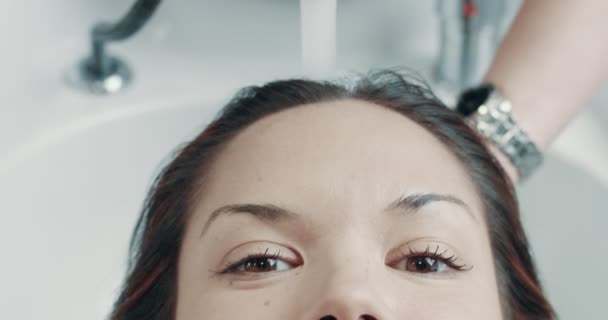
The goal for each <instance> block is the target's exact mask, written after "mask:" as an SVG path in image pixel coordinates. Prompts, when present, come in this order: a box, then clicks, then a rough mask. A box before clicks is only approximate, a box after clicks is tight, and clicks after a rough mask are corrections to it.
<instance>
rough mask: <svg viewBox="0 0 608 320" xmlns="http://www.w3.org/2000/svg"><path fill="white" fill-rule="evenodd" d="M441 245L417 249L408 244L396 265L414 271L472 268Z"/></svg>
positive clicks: (465, 269)
mask: <svg viewBox="0 0 608 320" xmlns="http://www.w3.org/2000/svg"><path fill="white" fill-rule="evenodd" d="M448 251H449V250H448V249H442V248H441V246H440V245H434V246H432V247H431V245H428V246H427V247H426V249H425V250H423V251H417V250H415V249H413V248H412V247H409V246H408V250H407V252H403V251H402V252H401V253H402V259H401V260H400V261H399V262H398V263H397V264H396V265H395V267H396V268H397V269H400V270H405V271H407V272H412V273H444V272H449V271H468V270H470V269H471V268H472V266H469V265H467V264H464V263H462V262H460V258H458V257H457V256H456V255H455V254H452V253H449V252H448Z"/></svg>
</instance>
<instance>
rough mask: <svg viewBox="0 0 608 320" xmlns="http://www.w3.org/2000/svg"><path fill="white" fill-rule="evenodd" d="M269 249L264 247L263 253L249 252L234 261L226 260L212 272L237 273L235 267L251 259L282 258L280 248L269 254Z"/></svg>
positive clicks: (221, 273)
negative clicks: (218, 268) (217, 269)
mask: <svg viewBox="0 0 608 320" xmlns="http://www.w3.org/2000/svg"><path fill="white" fill-rule="evenodd" d="M269 250H270V249H269V248H266V251H264V253H262V252H260V253H257V254H249V255H247V256H246V257H244V258H241V259H238V260H236V261H228V262H226V263H225V264H224V266H223V267H222V268H221V269H220V270H219V271H213V272H214V273H216V274H218V275H223V274H231V273H236V274H238V273H240V272H238V271H235V269H236V268H238V267H240V266H241V265H243V264H244V263H246V262H248V261H251V260H255V259H268V260H275V259H276V260H283V256H281V250H278V251H277V252H276V253H274V254H271V255H269V254H268V251H269Z"/></svg>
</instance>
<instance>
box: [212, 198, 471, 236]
mask: <svg viewBox="0 0 608 320" xmlns="http://www.w3.org/2000/svg"><path fill="white" fill-rule="evenodd" d="M434 202H448V203H452V204H456V205H458V206H459V207H461V208H463V209H464V210H465V212H466V213H467V215H468V216H469V217H471V218H472V219H473V220H474V221H475V222H477V223H479V220H478V219H477V217H476V216H475V215H474V214H473V211H472V210H471V207H470V206H469V205H467V204H466V203H465V202H464V201H462V200H461V199H460V198H458V197H456V196H453V195H444V194H437V193H416V194H411V195H407V196H406V195H402V196H401V197H399V198H397V199H396V200H395V201H393V202H392V203H390V204H389V205H388V206H387V207H386V208H385V209H384V211H394V210H399V211H400V212H404V213H406V214H414V213H417V212H419V210H420V209H421V208H422V207H424V206H427V205H429V204H431V203H434ZM241 213H245V214H251V215H252V216H254V217H255V218H257V219H259V220H261V221H263V222H268V223H271V224H275V223H278V222H281V221H295V220H301V218H302V216H301V215H300V214H297V213H295V212H293V211H290V210H288V209H285V208H281V207H278V206H276V205H272V204H252V203H246V204H229V205H225V206H222V207H220V208H218V209H215V210H214V211H213V212H212V213H211V216H210V217H209V219H207V222H205V225H204V226H203V229H202V231H201V234H200V237H202V236H203V235H204V234H205V232H206V231H207V230H208V229H209V226H210V225H211V223H212V222H213V221H215V220H216V219H217V218H218V217H220V216H224V215H230V214H241Z"/></svg>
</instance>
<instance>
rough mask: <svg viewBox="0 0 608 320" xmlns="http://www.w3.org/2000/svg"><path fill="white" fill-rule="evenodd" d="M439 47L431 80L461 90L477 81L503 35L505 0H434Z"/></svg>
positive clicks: (488, 64)
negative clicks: (438, 30) (437, 18)
mask: <svg viewBox="0 0 608 320" xmlns="http://www.w3.org/2000/svg"><path fill="white" fill-rule="evenodd" d="M436 6H437V7H436V9H437V12H438V14H439V18H440V24H441V27H440V48H439V57H438V62H437V64H436V66H435V70H434V78H435V79H434V80H435V82H437V83H438V84H443V85H447V86H448V87H450V88H451V89H454V90H461V89H463V88H466V87H469V86H472V85H475V84H477V83H478V82H479V81H480V80H481V79H482V77H483V76H484V73H485V72H486V71H487V69H488V67H489V66H490V63H491V62H492V59H493V57H494V53H495V51H496V48H497V46H498V43H499V41H500V38H501V37H502V32H503V31H504V30H503V22H504V19H505V16H506V14H505V9H506V4H505V0H436Z"/></svg>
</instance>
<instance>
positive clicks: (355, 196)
mask: <svg viewBox="0 0 608 320" xmlns="http://www.w3.org/2000/svg"><path fill="white" fill-rule="evenodd" d="M465 170H466V169H465V168H464V166H463V165H462V164H461V163H460V162H459V161H458V160H457V158H456V157H455V156H454V155H452V154H451V153H450V151H449V150H448V148H447V147H445V146H444V145H443V144H442V143H441V142H440V141H439V140H437V139H436V138H435V137H434V136H433V135H432V134H431V133H430V132H428V131H427V130H426V129H424V128H423V127H421V126H420V125H418V124H416V123H415V122H413V121H412V120H410V119H408V118H407V117H405V116H404V115H401V114H399V113H397V112H395V111H393V110H390V109H387V108H385V107H382V106H378V105H375V104H373V103H370V102H366V101H361V100H354V99H349V100H340V101H332V102H323V103H315V104H308V105H304V106H298V107H295V108H291V109H288V110H284V111H281V112H279V113H276V114H273V115H270V116H267V117H265V118H263V119H261V120H259V121H257V122H255V123H253V124H252V125H251V126H249V127H247V128H245V129H244V130H243V131H241V132H240V133H239V134H238V135H237V136H236V137H235V138H234V139H232V140H231V141H230V142H229V143H228V145H227V146H226V148H224V149H223V150H222V152H221V153H220V154H219V156H218V157H217V158H216V160H215V162H214V164H213V165H212V167H211V170H210V171H209V176H208V177H207V180H206V181H205V182H204V185H205V186H206V187H205V194H204V197H205V199H207V200H208V202H211V203H213V206H217V205H223V204H227V203H235V202H264V203H277V204H284V205H285V206H287V207H290V208H294V209H296V208H303V209H311V208H314V207H315V206H321V205H323V206H324V208H328V207H332V208H339V209H340V210H342V209H354V208H358V209H361V210H366V209H370V210H374V209H379V208H383V207H385V206H386V205H387V203H388V202H390V201H392V200H394V199H395V198H396V197H398V196H399V195H401V194H404V193H409V192H436V193H446V194H452V195H455V196H457V197H459V198H461V199H462V200H464V201H465V202H466V203H468V204H469V205H470V206H471V207H472V208H473V209H474V211H476V212H479V211H480V210H479V209H480V205H479V200H478V198H477V195H476V193H475V192H474V191H473V190H474V186H473V184H472V182H471V181H470V180H469V177H468V175H467V173H466V171H465ZM304 211H310V210H304Z"/></svg>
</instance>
